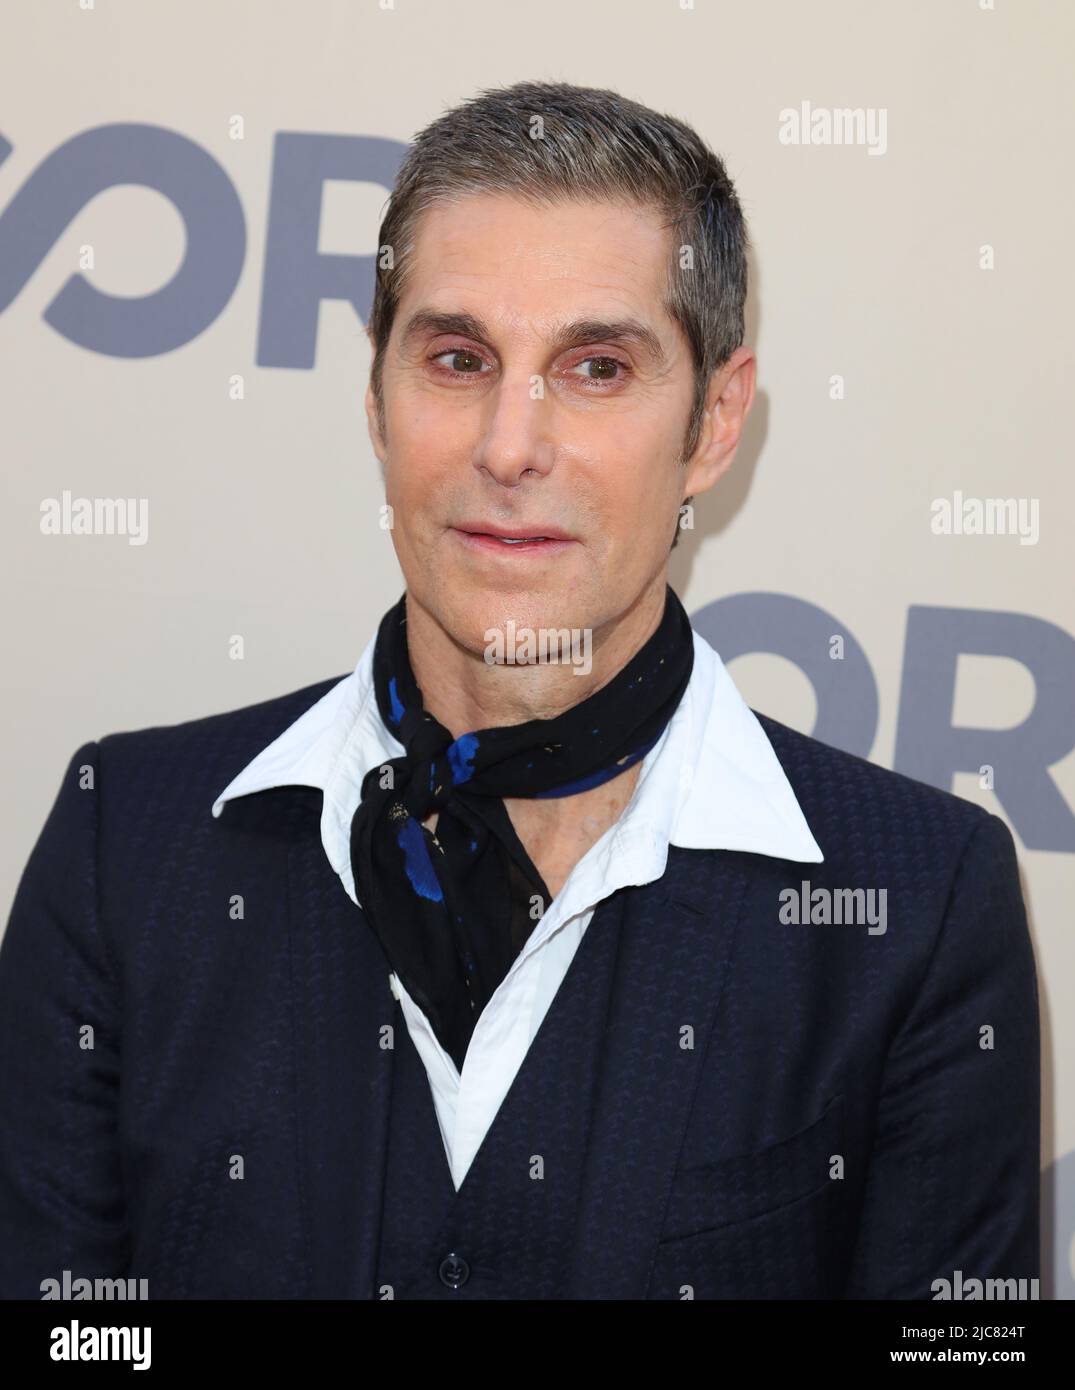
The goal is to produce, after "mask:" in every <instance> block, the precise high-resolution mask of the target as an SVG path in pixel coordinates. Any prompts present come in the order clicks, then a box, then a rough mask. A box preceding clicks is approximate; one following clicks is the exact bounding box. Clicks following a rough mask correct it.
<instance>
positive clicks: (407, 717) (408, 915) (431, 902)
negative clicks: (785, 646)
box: [351, 586, 694, 1071]
mask: <svg viewBox="0 0 1075 1390" xmlns="http://www.w3.org/2000/svg"><path fill="white" fill-rule="evenodd" d="M406 597H407V596H406V593H404V595H403V597H402V598H401V599H400V600H399V602H398V603H397V604H396V605H395V607H393V608H391V609H389V611H388V612H387V613H386V614H385V616H384V618H383V619H382V620H381V625H380V627H379V628H378V631H377V640H376V643H375V645H374V653H373V683H374V691H375V694H376V699H377V707H378V709H379V711H380V714H381V718H382V720H383V721H384V723H385V726H386V727H387V728H388V729H389V730H390V731H391V733H392V734H394V735H395V737H396V738H397V739H398V741H399V742H400V743H401V744H402V745H403V747H404V748H405V750H406V754H405V756H404V757H399V758H392V759H391V760H390V761H389V762H387V763H384V764H381V765H379V766H377V767H374V768H371V769H370V770H369V772H367V774H366V776H365V777H364V778H363V781H362V800H361V802H360V804H359V807H358V810H357V811H356V812H355V814H354V817H353V819H352V821H351V867H352V871H353V873H354V879H355V892H356V896H357V898H358V900H359V902H360V903H361V905H362V910H363V912H364V914H365V916H366V918H367V920H368V921H369V923H370V925H371V926H372V928H373V931H374V933H375V934H376V936H377V938H378V939H379V941H380V943H381V945H382V947H383V948H384V952H385V955H386V956H387V958H388V961H389V964H390V965H391V967H392V969H393V970H394V971H395V973H396V975H397V976H398V978H399V979H400V981H401V982H402V983H403V985H404V986H405V987H406V989H407V992H408V993H409V994H410V996H411V998H412V999H413V1000H414V1002H415V1003H416V1004H417V1005H418V1006H419V1007H420V1008H421V1009H422V1010H423V1012H424V1013H425V1015H426V1017H427V1018H428V1019H429V1023H430V1026H431V1028H432V1029H433V1031H434V1033H435V1035H436V1037H437V1038H438V1039H439V1041H440V1043H441V1045H442V1046H443V1048H444V1049H445V1051H446V1052H447V1053H448V1054H449V1056H450V1057H451V1058H452V1059H453V1061H454V1062H455V1065H456V1067H457V1068H458V1070H459V1071H462V1069H463V1060H464V1058H465V1056H466V1051H467V1045H468V1044H469V1042H470V1037H471V1034H472V1033H473V1031H474V1026H475V1024H476V1023H477V1021H478V1017H479V1015H480V1014H481V1012H482V1009H483V1008H484V1007H485V1005H486V1003H487V1002H488V1000H489V999H490V997H491V996H492V994H493V992H494V991H495V989H496V988H497V986H498V985H499V984H500V982H501V981H502V980H503V979H504V977H505V975H506V974H507V973H508V970H509V969H510V967H511V964H512V961H513V960H514V959H515V957H516V956H517V955H518V953H519V951H520V950H521V949H522V946H523V944H524V942H525V940H526V937H527V936H528V935H529V932H530V931H531V930H532V929H533V927H534V925H535V924H536V922H537V920H539V919H540V917H541V916H542V914H543V913H544V911H545V910H547V908H548V906H549V903H550V900H551V898H550V894H549V892H548V890H547V888H546V886H545V884H544V882H543V881H542V878H541V875H540V873H539V872H538V870H537V868H536V867H535V865H534V864H533V863H532V862H531V860H530V856H529V855H528V854H527V852H526V850H525V848H524V847H523V844H522V842H521V841H520V839H519V837H518V835H517V834H516V832H515V829H514V827H513V825H512V822H511V819H510V817H509V815H508V813H507V810H506V808H505V806H504V801H503V798H504V797H541V798H546V797H562V796H574V795H575V794H576V793H578V792H583V791H588V790H589V789H590V788H591V787H598V786H600V785H601V784H602V783H603V782H608V781H611V779H612V778H613V777H618V776H619V775H620V774H621V773H623V772H625V771H626V770H627V768H629V767H631V765H632V764H633V763H636V762H638V761H639V760H640V759H641V758H644V757H645V756H646V754H647V753H648V752H649V750H650V749H651V748H652V747H654V745H655V744H656V743H657V740H658V739H659V738H660V736H661V734H662V733H663V732H664V729H665V726H666V725H667V724H668V721H669V720H670V719H671V717H672V715H673V713H674V712H675V709H676V706H677V705H678V704H679V701H680V699H681V698H682V696H683V692H684V690H685V689H686V688H687V683H688V681H689V680H690V675H691V670H692V668H693V665H694V640H693V635H692V632H691V627H690V621H689V619H688V617H687V614H686V612H685V611H684V609H683V605H682V604H681V603H680V601H679V599H678V598H677V597H676V595H675V593H674V592H673V591H672V589H671V588H670V587H667V586H666V596H665V608H664V614H663V616H662V618H661V622H660V625H659V626H658V628H657V630H656V631H655V632H654V633H653V635H652V636H651V637H650V638H649V640H648V641H647V642H646V643H645V645H644V646H643V647H641V648H640V650H639V651H638V652H636V654H635V655H634V656H633V657H632V658H631V660H630V661H629V662H628V663H627V665H626V666H625V667H624V668H623V669H622V670H621V671H619V672H618V673H617V674H616V675H615V676H614V677H613V678H612V680H610V681H609V682H608V683H607V684H606V685H603V686H602V687H601V688H600V689H599V690H596V691H595V692H594V693H593V694H592V695H590V696H588V697H587V698H586V699H584V700H581V701H580V702H579V703H578V704H576V705H573V706H572V707H571V708H570V709H567V710H565V711H564V712H563V713H562V714H559V715H557V716H556V717H555V718H552V719H532V720H529V721H527V722H526V723H524V724H507V725H503V726H501V727H499V728H491V729H479V730H477V731H475V732H473V733H465V734H461V735H460V736H459V738H455V739H453V737H452V735H451V733H450V732H449V731H448V730H447V729H446V728H445V727H444V726H443V725H442V724H440V723H438V722H437V720H436V719H435V718H434V717H433V716H432V715H431V714H430V713H429V712H428V711H427V710H426V709H425V708H424V707H423V703H422V692H421V690H420V689H419V688H418V685H417V682H416V681H415V678H414V673H413V671H412V669H411V662H410V656H409V653H408V650H407V607H406ZM433 811H436V812H438V818H437V823H436V826H435V829H434V830H432V831H431V830H429V829H428V828H427V827H425V826H424V825H423V821H425V820H427V819H429V817H430V815H431V814H432V812H433Z"/></svg>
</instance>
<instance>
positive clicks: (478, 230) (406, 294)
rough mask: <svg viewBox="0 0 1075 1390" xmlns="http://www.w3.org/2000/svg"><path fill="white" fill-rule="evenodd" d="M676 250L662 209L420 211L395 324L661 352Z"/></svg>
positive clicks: (498, 205)
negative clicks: (627, 344) (607, 342)
mask: <svg viewBox="0 0 1075 1390" xmlns="http://www.w3.org/2000/svg"><path fill="white" fill-rule="evenodd" d="M669 251H670V248H669V239H668V233H667V230H666V229H665V228H664V227H663V226H662V225H661V223H660V220H659V217H658V214H657V212H656V209H651V208H646V207H636V206H633V205H632V206H624V205H621V204H615V203H609V202H603V201H597V200H594V201H576V200H572V201H570V202H567V203H562V204H561V203H554V204H550V205H549V206H547V207H540V208H538V207H534V206H532V205H530V204H528V203H526V202H523V201H522V200H520V199H516V198H511V197H507V196H503V195H487V194H475V195H468V196H467V197H466V198H464V199H461V200H458V201H455V202H452V203H451V204H443V203H438V204H435V205H434V206H433V207H431V208H429V209H428V210H427V211H426V212H425V213H423V214H422V216H421V218H420V219H419V223H418V227H417V233H416V237H415V242H414V245H413V249H412V252H411V256H410V259H409V263H408V266H407V271H406V275H405V281H404V288H403V295H402V298H401V301H400V304H399V312H398V315H397V320H396V322H397V324H398V325H399V327H400V330H401V335H402V336H403V337H405V338H413V337H414V336H416V335H419V334H423V333H425V334H428V333H430V332H440V333H462V334H465V335H467V336H472V337H478V338H481V339H482V340H483V341H484V340H487V339H488V338H490V337H491V335H492V334H493V333H500V334H524V333H525V334H534V333H536V334H538V335H539V336H541V337H542V338H544V339H546V340H548V341H561V340H562V341H565V342H569V341H572V340H575V339H578V340H579V341H594V340H596V339H597V338H612V339H614V340H622V341H626V340H627V339H628V338H633V339H636V340H637V342H638V345H639V346H640V347H642V348H643V350H645V351H646V352H647V354H648V355H650V356H653V357H654V358H655V360H656V359H657V358H659V357H660V356H662V355H664V349H662V347H661V342H662V340H663V341H664V343H665V344H666V346H669V347H670V346H671V343H670V339H672V338H674V336H675V330H676V325H675V323H674V322H673V321H672V319H671V318H670V316H669V314H668V312H667V308H666V305H665V294H666V292H667V285H668V277H667V272H668V256H669ZM605 330H608V331H605Z"/></svg>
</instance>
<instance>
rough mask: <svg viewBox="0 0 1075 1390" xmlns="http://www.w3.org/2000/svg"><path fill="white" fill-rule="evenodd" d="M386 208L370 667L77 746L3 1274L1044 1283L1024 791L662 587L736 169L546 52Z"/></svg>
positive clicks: (16, 1279) (0, 971) (727, 378)
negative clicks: (760, 687) (942, 779)
mask: <svg viewBox="0 0 1075 1390" xmlns="http://www.w3.org/2000/svg"><path fill="white" fill-rule="evenodd" d="M379 245H380V246H381V248H382V251H383V254H382V255H381V256H380V257H379V262H378V271H377V285H376V293H375V300H374V306H373V312H372V315H371V322H370V337H371V342H372V346H373V363H372V369H371V379H370V385H369V389H368V392H367V401H366V404H367V412H368V417H369V427H370V435H371V439H372V441H373V445H374V449H375V451H376V453H377V456H378V458H379V460H380V462H381V464H382V465H383V468H384V471H385V484H386V501H387V510H386V516H387V517H388V518H389V521H390V524H391V528H392V539H393V543H394V545H395V549H396V553H397V556H398V559H399V562H400V565H401V567H402V570H403V574H404V577H405V581H406V589H405V593H404V595H403V596H402V597H401V599H400V600H399V602H398V603H397V604H395V605H394V606H393V607H392V608H391V609H390V610H389V611H388V612H387V613H386V614H385V615H384V617H383V619H382V621H381V623H380V625H379V628H378V631H377V633H376V634H375V636H374V637H372V638H371V639H370V641H369V642H368V644H367V646H366V648H365V650H364V651H363V652H362V654H361V656H360V657H359V659H358V662H357V664H356V666H355V668H354V670H353V671H352V672H351V673H350V674H349V675H346V676H343V677H334V678H333V679H331V680H327V681H323V682H321V683H319V684H317V685H314V686H310V687H308V688H306V689H303V690H299V691H296V692H293V693H291V694H288V695H284V696H281V697H279V698H277V699H273V700H269V701H266V702H265V703H263V704H259V705H255V706H253V707H250V708H247V709H240V710H237V711H233V712H231V713H227V714H222V715H217V716H213V717H211V718H206V719H199V720H195V721H192V722H189V723H185V724H181V725H178V726H174V727H168V728H150V729H144V730H141V731H139V732H133V733H124V734H116V735H110V736H109V737H106V738H103V739H101V740H99V741H94V742H89V743H86V744H85V745H83V747H81V748H80V749H78V750H77V751H76V752H75V754H74V756H73V758H72V760H71V763H70V765H69V767H68V769H67V772H66V774H65V776H64V779H63V783H62V786H61V789H60V792H59V795H58V797H57V799H56V802H55V805H54V807H53V809H52V812H51V814H50V816H49V818H48V821H47V823H46V825H45V828H44V830H43V832H42V834H41V837H40V839H39V841H38V843H37V845H36V847H35V849H34V852H33V855H32V857H31V859H30V862H29V864H28V865H27V868H26V871H25V874H24V876H23V880H22V883H21V885H20V888H19V892H18V896H17V899H16V903H15V907H14V910H13V913H12V917H11V921H10V924H9V926H8V930H7V934H6V936H5V939H4V941H3V944H2V947H0V1055H2V1056H3V1058H4V1063H3V1065H4V1071H3V1081H2V1084H0V1226H2V1237H3V1238H2V1241H0V1245H2V1250H0V1283H2V1290H0V1291H2V1292H3V1293H4V1294H5V1295H7V1296H23V1297H36V1296H38V1290H39V1289H40V1288H41V1287H42V1281H44V1280H47V1279H49V1278H56V1279H59V1278H61V1277H62V1275H63V1271H65V1270H70V1271H72V1273H73V1275H74V1276H76V1277H83V1278H88V1279H92V1278H95V1277H117V1276H121V1275H129V1276H132V1277H138V1278H145V1279H146V1280H147V1283H148V1289H149V1296H150V1297H151V1298H154V1297H155V1298H165V1297H179V1298H185V1297H210V1298H228V1297H246V1298H250V1297H286V1298H296V1297H318V1296H326V1297H347V1298H389V1297H393V1298H456V1299H468V1298H616V1299H629V1298H646V1297H648V1298H674V1299H678V1298H687V1297H705V1298H750V1297H759V1298H907V1299H922V1298H930V1297H932V1295H933V1292H934V1289H933V1284H934V1281H936V1280H940V1279H944V1280H948V1281H952V1280H953V1279H954V1278H955V1275H956V1271H961V1277H962V1278H963V1279H964V1280H966V1279H967V1278H979V1279H996V1278H1001V1279H1029V1278H1033V1277H1036V1276H1037V1274H1038V1230H1037V1224H1038V1179H1039V1172H1038V1169H1039V1150H1038V1124H1039V1090H1038V1086H1039V1083H1038V1046H1039V1044H1038V1019H1037V996H1036V982H1035V972H1034V962H1033V954H1032V950H1031V945H1030V941H1029V937H1028V932H1027V927H1026V920H1025V914H1024V911H1023V905H1022V900H1021V897H1020V890H1019V881H1018V873H1017V867H1016V861H1015V854H1014V847H1013V843H1012V838H1011V836H1010V834H1009V832H1008V830H1007V828H1006V827H1005V825H1004V824H1003V822H1002V821H1000V820H999V819H998V818H996V817H995V816H992V815H989V814H988V813H986V812H985V811H983V810H981V809H980V808H977V807H975V806H974V805H972V804H970V803H968V802H965V801H962V800H960V799H959V798H957V797H954V796H951V795H948V794H946V793H943V792H940V791H937V790H935V789H932V788H930V787H927V786H925V785H922V784H919V783H916V782H914V781H911V780H910V779H908V778H905V777H902V776H898V775H896V774H894V773H890V772H887V771H885V770H883V769H880V768H877V767H874V766H872V765H871V764H869V763H867V762H865V761H864V760H862V759H859V758H855V757H852V756H850V755H847V754H844V753H842V752H839V751H837V750H834V749H832V748H829V747H826V746H825V745H823V744H820V743H818V742H816V741H815V740H813V739H811V738H808V737H806V736H804V735H802V734H799V733H797V732H795V731H794V730H792V729H790V728H787V727H785V726H784V725H782V724H780V723H778V722H776V721H774V720H771V719H768V718H766V717H765V716H762V715H756V714H755V713H754V712H753V711H752V710H750V709H749V708H748V707H747V706H746V704H745V703H744V701H743V700H742V698H741V696H740V695H739V694H738V692H737V691H736V689H735V686H734V685H733V683H732V681H731V679H730V678H729V676H728V675H727V673H726V671H725V670H724V667H723V665H722V664H721V661H720V658H719V656H718V654H717V653H716V652H715V651H714V650H713V648H712V647H711V646H709V644H708V643H707V642H705V641H704V640H703V639H702V637H701V636H700V635H699V634H697V633H695V632H693V630H692V629H691V628H690V625H689V622H688V620H687V618H686V615H685V613H684V611H683V609H682V606H681V604H680V602H679V600H678V598H677V597H676V595H675V593H674V592H673V591H672V590H671V588H670V587H669V586H668V583H667V565H668V557H669V548H670V545H674V537H675V536H676V535H677V534H678V528H679V523H680V516H681V510H682V508H683V507H684V506H689V505H690V503H691V500H692V499H693V497H694V496H696V495H698V494H700V493H702V492H705V491H706V490H708V489H709V488H711V487H712V486H713V485H714V484H715V483H716V482H717V481H718V479H719V478H720V477H721V475H722V474H723V473H724V471H725V470H726V469H727V468H728V466H729V465H730V463H731V461H732V459H733V456H734V454H735V451H736V448H737V444H738V441H739V438H740V435H741V431H742V427H743V423H744V420H745V418H746V416H747V413H748V411H749V410H750V407H751V403H752V401H753V396H754V386H755V359H754V355H753V353H752V352H751V351H750V350H749V349H747V348H745V347H744V346H743V304H744V299H745V295H746V287H747V274H746V253H747V245H748V242H747V232H746V228H745V224H744V221H743V217H742V212H741V209H740V206H739V203H738V200H737V197H736V194H735V190H734V188H733V186H732V184H731V182H730V180H729V179H728V176H727V173H726V171H725V169H724V166H723V164H722V163H721V161H720V160H719V159H718V158H717V157H716V156H715V155H714V154H713V153H712V151H710V150H709V149H708V148H707V147H706V145H705V144H704V143H703V142H702V141H701V140H700V139H699V137H698V136H697V134H695V132H693V131H692V130H690V128H689V127H687V126H685V125H683V124H682V123H680V122H678V121H675V120H673V119H671V118H669V117H665V116H661V115H658V114H657V113H655V112H652V111H650V110H648V109H647V108H645V107H641V106H639V105H637V104H636V103H633V102H629V101H626V100H624V99H623V98H621V97H619V96H617V95H615V94H613V93H610V92H604V91H596V90H591V89H583V88H578V87H570V86H566V85H563V84H537V83H525V84H519V85H517V86H516V87H513V88H509V89H506V90H501V91H495V92H487V93H484V94H483V95H482V96H480V97H478V98H476V99H474V100H473V101H471V102H468V103H465V104H464V105H463V106H461V107H457V108H456V109H454V110H453V111H450V112H448V113H446V114H445V115H444V116H442V117H441V118H439V119H438V120H437V121H435V122H433V123H432V125H430V126H429V127H428V128H427V129H426V130H424V131H423V132H422V133H421V135H420V136H419V138H418V140H417V141H416V143H415V145H414V146H413V147H412V149H411V151H410V152H409V154H408V157H407V159H406V161H405V162H404V164H403V167H402V168H401V170H400V173H399V176H398V178H397V181H396V185H395V189H394V192H393V197H392V201H391V205H390V208H389V211H388V213H387V216H386V219H385V222H384V224H383V226H382V228H381V234H380V238H379Z"/></svg>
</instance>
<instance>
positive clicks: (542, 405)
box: [367, 194, 711, 652]
mask: <svg viewBox="0 0 1075 1390" xmlns="http://www.w3.org/2000/svg"><path fill="white" fill-rule="evenodd" d="M669 252H670V243H669V233H668V232H667V231H666V230H665V229H663V228H662V227H661V226H660V223H659V218H658V214H657V213H656V211H651V210H648V209H636V208H628V207H620V206H616V205H613V204H608V203H595V202H588V203H587V202H580V203H569V204H564V205H561V206H553V207H547V208H542V209H540V210H538V209H534V208H531V207H528V206H527V205H526V204H525V203H522V202H520V201H518V200H515V199H512V198H510V197H505V196H498V195H487V194H479V195H472V196H469V197H467V198H464V199H462V200H461V201H459V202H457V203H455V204H440V205H437V206H435V207H433V208H432V209H430V210H429V211H428V212H427V213H426V214H424V216H423V218H422V219H421V221H420V223H419V226H418V235H417V240H416V245H415V250H414V254H413V257H412V259H411V262H410V265H409V267H408V278H407V281H406V285H405V289H404V293H403V295H402V298H401V300H400V303H399V305H398V308H397V312H396V317H395V321H394V323H393V328H392V333H391V336H390V338H389V342H388V347H387V351H386V354H385V359H384V372H383V392H384V407H385V436H384V438H383V439H382V438H381V437H380V435H379V431H378V430H377V428H376V422H375V414H374V407H373V398H372V393H369V394H368V395H367V411H368V413H369V415H370V419H371V435H372V437H373V442H374V447H375V448H376V450H377V453H378V457H379V458H380V459H381V462H382V463H383V464H384V466H385V477H386V500H387V501H388V503H389V504H390V506H391V507H392V509H393V532H392V535H393V541H394V544H395V547H396V554H397V556H398V558H399V562H400V566H401V568H402V570H403V574H404V577H405V580H406V584H407V588H408V591H409V593H410V594H411V595H412V596H413V598H414V599H415V600H416V601H417V602H418V603H419V604H420V605H421V606H422V607H423V608H425V609H426V610H427V611H428V612H429V613H431V614H432V615H433V617H434V618H435V620H436V621H437V623H438V625H439V626H440V627H441V628H442V629H443V630H444V631H445V632H447V633H448V634H450V635H451V636H452V637H453V638H454V639H455V640H456V641H457V642H459V643H460V644H462V645H463V646H464V647H466V648H467V649H469V650H471V651H474V652H480V651H482V650H483V649H484V647H485V645H486V637H485V634H486V632H487V631H488V630H489V629H492V628H498V629H501V630H503V628H504V626H505V624H506V623H507V621H508V619H514V620H515V623H516V624H517V625H518V626H525V627H531V628H535V629H537V628H542V627H544V628H561V627H576V628H591V629H592V630H593V639H594V642H595V644H597V643H599V642H600V640H601V636H602V630H603V629H605V626H606V625H607V624H615V623H616V622H617V620H618V619H620V618H621V617H622V616H623V615H624V614H625V613H627V612H628V611H629V610H631V609H632V607H633V606H634V605H635V603H636V602H637V601H638V600H639V599H640V597H642V596H643V595H645V594H646V593H647V591H649V592H652V588H653V586H654V585H655V584H656V583H658V582H659V583H660V586H661V589H660V592H661V594H662V595H663V583H664V574H665V569H666V566H667V561H668V553H669V547H670V546H671V543H672V538H673V535H674V534H675V527H676V524H677V518H678V510H679V506H680V504H681V503H682V501H683V498H684V497H685V496H686V495H688V494H690V493H692V492H697V491H699V490H702V488H704V487H705V486H709V485H710V482H709V481H706V479H704V478H701V477H696V476H694V475H692V473H691V472H690V470H689V469H688V468H686V467H684V466H683V465H682V464H681V463H680V449H681V446H682V443H683V439H684V436H685V433H686V430H687V424H688V418H689V414H690V407H691V402H692V398H693V390H694V374H693V364H692V360H691V355H690V349H689V346H688V344H687V341H686V339H685V337H684V336H683V333H682V331H681V330H680V328H679V326H678V325H677V324H676V323H675V321H674V320H673V319H672V318H671V317H670V316H669V315H668V314H667V313H666V311H665V309H664V308H663V305H662V299H663V295H664V293H665V287H666V273H667V266H668V261H669ZM448 316H451V319H452V320H453V321H452V322H449V321H448ZM710 481H711V480H710ZM491 531H500V532H505V531H506V532H509V533H512V534H514V535H524V536H529V537H539V536H543V537H550V536H553V535H555V536H556V537H566V539H550V540H547V541H545V542H535V543H530V544H519V545H512V544H510V543H508V542H505V541H503V540H496V539H493V538H492V537H491V535H489V534H487V533H488V532H491ZM478 533H483V534H478ZM662 601H663V599H662Z"/></svg>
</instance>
